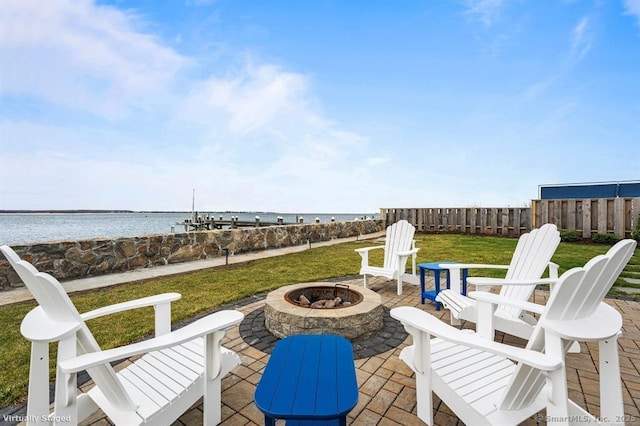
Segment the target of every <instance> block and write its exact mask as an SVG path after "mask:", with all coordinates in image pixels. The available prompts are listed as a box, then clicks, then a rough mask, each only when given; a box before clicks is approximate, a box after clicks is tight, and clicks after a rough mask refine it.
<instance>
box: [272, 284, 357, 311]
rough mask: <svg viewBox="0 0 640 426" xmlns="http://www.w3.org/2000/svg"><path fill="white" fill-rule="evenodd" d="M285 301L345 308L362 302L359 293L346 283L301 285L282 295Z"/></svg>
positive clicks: (312, 306)
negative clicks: (331, 285)
mask: <svg viewBox="0 0 640 426" xmlns="http://www.w3.org/2000/svg"><path fill="white" fill-rule="evenodd" d="M284 298H285V300H286V301H287V302H289V303H292V304H294V305H296V306H301V307H304V308H311V309H338V308H347V307H349V306H354V305H357V304H358V303H360V302H362V300H363V296H362V294H361V293H359V292H357V291H354V290H350V289H349V286H348V285H344V284H335V285H334V286H333V287H327V286H322V287H320V286H317V287H303V288H298V289H295V290H291V291H289V292H288V293H286V294H285V295H284Z"/></svg>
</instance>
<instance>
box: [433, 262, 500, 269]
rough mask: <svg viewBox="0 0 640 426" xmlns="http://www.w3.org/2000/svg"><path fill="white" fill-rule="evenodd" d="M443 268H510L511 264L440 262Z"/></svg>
mask: <svg viewBox="0 0 640 426" xmlns="http://www.w3.org/2000/svg"><path fill="white" fill-rule="evenodd" d="M438 266H440V267H441V268H443V269H449V270H451V269H509V265H487V264H483V263H440V264H439V265H438Z"/></svg>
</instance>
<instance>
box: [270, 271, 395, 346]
mask: <svg viewBox="0 0 640 426" xmlns="http://www.w3.org/2000/svg"><path fill="white" fill-rule="evenodd" d="M344 287H345V286H342V287H339V289H340V291H344ZM336 288H337V287H336V285H335V284H334V283H326V282H319V283H304V284H294V285H289V286H285V287H281V288H279V289H277V290H274V291H272V292H270V293H269V294H268V295H267V299H266V301H265V307H264V314H265V327H266V328H267V330H269V331H270V332H271V333H272V334H273V335H274V336H276V337H278V338H283V337H286V336H292V335H295V334H336V335H339V336H342V337H345V338H347V339H349V340H353V339H356V338H359V337H368V336H371V335H372V334H374V333H376V332H377V331H379V330H380V329H381V328H382V326H383V312H384V310H383V308H382V298H381V297H380V295H379V294H378V293H376V292H374V291H372V290H369V289H366V288H364V287H359V286H358V287H357V290H356V289H354V288H353V287H350V288H349V289H348V291H351V292H355V293H357V295H356V298H358V299H359V296H360V295H361V296H362V299H361V300H360V301H359V302H357V303H354V304H353V305H351V306H343V307H340V308H335V309H330V308H329V309H313V308H309V307H304V306H300V305H297V304H296V303H294V302H292V301H288V300H287V299H288V298H289V299H290V296H289V297H288V296H287V295H290V294H300V293H301V292H300V290H301V289H314V290H320V291H324V292H326V291H334V289H336ZM325 290H326V291H325Z"/></svg>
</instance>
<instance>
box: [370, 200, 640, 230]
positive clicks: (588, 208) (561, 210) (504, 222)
mask: <svg viewBox="0 0 640 426" xmlns="http://www.w3.org/2000/svg"><path fill="white" fill-rule="evenodd" d="M531 205H532V207H531V208H529V207H494V208H491V207H444V208H382V209H380V218H381V219H382V220H383V221H384V223H385V226H388V225H390V224H392V223H394V222H397V221H398V220H401V219H405V220H407V221H409V223H411V224H412V225H413V226H415V227H416V230H417V231H418V232H460V233H468V234H485V235H503V236H519V235H520V234H523V233H525V232H529V231H530V230H531V229H533V228H538V227H540V226H542V225H543V224H545V223H554V224H556V225H557V226H558V228H559V229H563V230H566V231H577V232H578V234H580V235H582V237H583V238H591V237H592V235H593V234H595V233H611V234H615V235H617V236H618V237H620V238H628V237H629V236H630V235H631V232H632V231H633V229H634V227H635V226H636V221H637V220H638V215H639V214H640V198H611V199H609V198H601V199H585V200H532V202H531Z"/></svg>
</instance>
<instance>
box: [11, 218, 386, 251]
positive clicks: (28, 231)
mask: <svg viewBox="0 0 640 426" xmlns="http://www.w3.org/2000/svg"><path fill="white" fill-rule="evenodd" d="M202 215H205V216H206V215H209V216H211V217H213V218H215V219H219V218H220V216H222V218H223V219H224V220H230V219H231V216H237V217H238V220H240V221H243V220H248V221H253V220H255V217H256V216H260V220H261V221H263V222H276V219H277V217H278V216H281V217H283V219H284V222H285V223H295V222H296V219H299V218H303V220H304V223H313V222H315V220H316V218H319V219H320V221H321V222H329V221H331V218H335V220H336V221H349V220H354V219H356V218H358V219H360V218H365V217H368V218H372V217H376V218H377V217H378V216H379V215H378V214H375V215H374V214H371V213H369V214H366V213H362V214H358V213H355V214H354V213H349V214H344V213H343V214H332V213H321V214H316V213H298V214H295V213H263V212H224V213H220V212H208V213H202ZM190 217H191V213H16V214H13V213H3V214H0V245H2V244H32V243H39V242H47V241H59V240H64V241H75V240H84V239H90V238H115V237H136V236H141V235H148V234H168V233H170V232H171V231H172V229H174V231H175V232H183V231H184V227H183V226H180V225H176V223H178V222H184V220H185V219H190Z"/></svg>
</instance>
